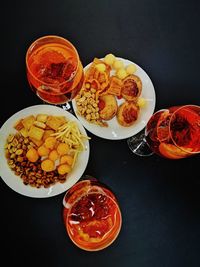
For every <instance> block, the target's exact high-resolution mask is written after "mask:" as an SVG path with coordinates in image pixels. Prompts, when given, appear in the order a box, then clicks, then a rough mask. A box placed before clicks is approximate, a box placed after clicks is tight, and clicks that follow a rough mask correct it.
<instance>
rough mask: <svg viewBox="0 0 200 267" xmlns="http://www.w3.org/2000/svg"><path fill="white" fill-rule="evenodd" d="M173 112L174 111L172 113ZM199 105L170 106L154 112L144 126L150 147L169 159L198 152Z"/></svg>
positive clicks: (199, 146)
mask: <svg viewBox="0 0 200 267" xmlns="http://www.w3.org/2000/svg"><path fill="white" fill-rule="evenodd" d="M174 112H175V113H174ZM199 137H200V107H198V106H186V107H184V108H182V109H180V107H171V108H169V109H165V110H161V111H158V112H156V113H155V114H154V115H153V116H152V117H151V119H150V120H149V122H148V124H147V127H146V140H147V142H148V144H149V146H150V147H151V149H152V150H153V151H154V152H155V153H157V154H159V155H161V156H163V157H165V158H170V159H181V158H186V157H189V156H192V155H193V154H194V153H198V152H200V139H199Z"/></svg>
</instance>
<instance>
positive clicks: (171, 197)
mask: <svg viewBox="0 0 200 267" xmlns="http://www.w3.org/2000/svg"><path fill="white" fill-rule="evenodd" d="M199 12H200V4H199V1H197V0H196V1H195V0H190V1H189V0H188V1H187V0H185V1H181V0H173V1H172V0H168V1H162V0H161V1H160V0H153V1H148V0H141V1H135V0H132V1H131V0H128V1H117V0H110V1H109V0H108V1H106V0H101V1H97V0H96V1H95V0H93V1H81V0H80V1H76V0H74V1H69V0H62V1H59V0H58V1H52V0H49V1H42V0H41V1H4V2H3V3H2V4H1V16H0V19H1V30H0V31H1V42H0V43H1V56H0V58H1V64H2V65H1V94H2V96H1V101H2V102H1V116H0V118H1V125H2V124H3V123H4V122H5V121H6V120H7V119H8V118H9V117H10V116H12V115H13V114H14V113H16V112H17V111H19V110H21V109H23V108H26V107H29V106H32V105H35V104H41V100H40V99H39V98H37V97H36V96H35V95H34V93H33V92H32V91H31V90H30V88H29V85H28V83H27V79H26V71H25V53H26V50H27V48H28V46H29V45H30V44H31V42H33V41H34V40H35V39H37V38H38V37H41V36H44V35H49V34H55V35H60V36H63V37H65V38H67V39H69V40H70V41H71V42H72V43H73V44H74V45H75V46H76V48H77V50H78V52H79V54H80V57H81V61H82V63H83V65H84V66H85V65H87V64H88V63H89V62H91V60H93V58H94V57H95V56H96V57H99V58H100V57H103V56H104V55H106V54H107V53H113V54H115V55H116V56H119V57H123V58H127V59H130V60H131V61H133V62H135V63H137V64H138V65H140V66H141V67H142V68H143V69H144V70H145V71H146V72H147V73H148V75H149V76H150V77H151V79H152V82H153V84H154V87H155V92H156V107H155V110H159V109H160V108H164V107H168V106H172V105H181V104H196V105H200V79H199V76H200V75H199V66H200V49H199V47H200V37H199V25H200V19H199ZM88 134H89V135H90V136H91V137H92V139H91V141H90V157H89V162H88V165H87V168H86V170H85V174H89V175H93V176H94V177H96V178H97V179H99V180H100V181H101V182H104V183H106V184H107V185H108V186H109V187H111V188H112V190H113V191H114V193H115V194H116V196H117V198H118V200H119V203H120V207H121V211H122V216H123V225H122V229H121V232H120V234H119V236H118V238H117V239H116V241H115V242H114V243H113V244H112V245H111V246H109V247H108V248H106V249H104V250H102V251H99V252H86V251H83V250H81V249H79V248H77V247H76V246H75V245H74V244H73V243H72V242H71V241H70V239H69V238H68V236H67V234H66V232H65V228H64V225H63V222H62V199H63V196H64V193H62V194H60V195H57V196H54V197H50V198H43V199H37V198H30V197H26V196H23V195H20V194H18V193H16V192H15V191H13V190H12V189H10V188H9V187H8V186H7V185H6V184H5V183H4V182H3V180H2V179H1V180H0V200H1V219H0V222H1V261H2V262H3V260H6V263H5V265H6V266H13V264H15V265H17V266H18V265H19V266H56V267H64V266H112V265H113V266H137V267H143V266H148V267H151V266H152V267H157V266H158V267H161V266H163V267H169V266H170V267H179V266H181V267H183V266H187V267H188V266H193V267H196V266H200V256H199V248H200V244H199V240H200V174H199V173H200V171H199V170H200V169H199V164H200V157H199V156H196V157H193V158H188V159H183V160H176V161H173V160H167V159H163V158H160V157H158V156H156V155H153V156H151V157H146V158H141V157H138V156H135V155H134V154H132V152H131V151H130V150H129V148H128V146H127V140H126V139H124V140H118V141H112V140H106V139H102V138H99V137H97V136H94V135H93V134H91V133H89V132H88ZM1 156H3V155H1Z"/></svg>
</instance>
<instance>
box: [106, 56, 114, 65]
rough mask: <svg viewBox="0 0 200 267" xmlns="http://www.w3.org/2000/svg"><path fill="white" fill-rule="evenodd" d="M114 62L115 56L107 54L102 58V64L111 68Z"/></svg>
mask: <svg viewBox="0 0 200 267" xmlns="http://www.w3.org/2000/svg"><path fill="white" fill-rule="evenodd" d="M114 61H115V56H114V55H113V54H107V55H106V56H105V57H104V62H105V63H106V64H108V65H110V66H112V64H113V63H114Z"/></svg>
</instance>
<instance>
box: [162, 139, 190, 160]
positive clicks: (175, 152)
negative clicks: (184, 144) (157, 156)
mask: <svg viewBox="0 0 200 267" xmlns="http://www.w3.org/2000/svg"><path fill="white" fill-rule="evenodd" d="M159 151H160V153H161V155H162V156H163V157H165V158H169V159H182V158H186V157H188V156H189V155H190V153H188V152H186V151H183V150H182V149H181V148H179V147H177V146H175V145H173V144H166V143H161V144H160V145H159Z"/></svg>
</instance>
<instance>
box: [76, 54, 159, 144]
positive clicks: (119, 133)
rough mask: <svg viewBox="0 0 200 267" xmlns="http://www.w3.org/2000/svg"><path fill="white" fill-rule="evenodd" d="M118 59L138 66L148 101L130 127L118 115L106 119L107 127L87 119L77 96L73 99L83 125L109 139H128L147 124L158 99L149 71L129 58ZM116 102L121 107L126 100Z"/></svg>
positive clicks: (143, 97) (144, 97)
mask: <svg viewBox="0 0 200 267" xmlns="http://www.w3.org/2000/svg"><path fill="white" fill-rule="evenodd" d="M116 59H117V60H120V61H122V62H123V64H124V66H125V67H126V66H128V65H131V64H134V65H135V66H136V71H135V73H134V74H135V75H137V76H138V77H139V78H140V79H141V81H142V90H141V95H140V98H141V99H144V100H145V102H146V103H145V106H144V107H142V108H140V111H139V113H138V118H137V120H136V121H135V122H134V123H133V124H132V125H130V126H128V127H124V126H122V125H120V124H119V122H118V120H117V116H114V117H113V118H111V119H109V120H107V121H106V124H107V127H104V126H101V125H98V124H94V123H91V122H89V121H88V120H86V118H84V117H83V116H81V115H80V112H79V110H78V107H77V100H76V98H75V99H73V100H72V105H73V109H74V112H75V114H76V116H77V118H78V120H79V121H80V122H81V123H82V125H83V126H84V127H85V128H86V129H87V130H88V131H90V132H91V133H93V134H94V135H96V136H98V137H101V138H105V139H109V140H120V139H126V138H128V137H131V136H133V135H135V134H137V133H138V132H140V131H141V130H142V129H143V128H144V127H145V126H146V123H147V121H148V120H149V118H150V117H151V115H152V114H153V112H154V109H155V101H156V97H155V90H154V86H153V83H152V81H151V79H150V78H149V76H148V75H147V73H146V72H145V71H144V70H143V69H142V68H141V67H140V66H139V65H137V64H136V63H133V62H132V61H130V60H128V59H123V58H119V57H118V58H116ZM100 60H102V59H100ZM90 66H91V63H90V64H88V65H87V66H86V67H85V68H84V71H85V73H86V72H87V70H88V68H89V67H90ZM112 75H114V71H113V70H111V76H112ZM116 102H117V106H118V109H119V106H120V105H121V104H122V103H124V102H125V101H124V99H123V98H121V99H118V98H117V97H116Z"/></svg>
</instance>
